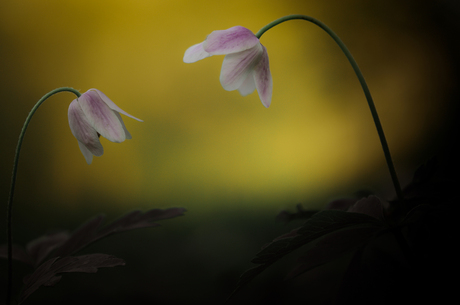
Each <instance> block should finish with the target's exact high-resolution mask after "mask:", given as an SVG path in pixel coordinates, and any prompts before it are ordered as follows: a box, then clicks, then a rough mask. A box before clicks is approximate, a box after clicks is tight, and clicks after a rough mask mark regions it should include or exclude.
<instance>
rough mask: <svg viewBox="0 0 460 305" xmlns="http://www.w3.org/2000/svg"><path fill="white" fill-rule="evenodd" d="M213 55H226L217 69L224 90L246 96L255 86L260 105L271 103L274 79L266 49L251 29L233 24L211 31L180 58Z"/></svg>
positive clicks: (191, 59) (194, 60)
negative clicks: (202, 40) (220, 66)
mask: <svg viewBox="0 0 460 305" xmlns="http://www.w3.org/2000/svg"><path fill="white" fill-rule="evenodd" d="M212 55H225V58H224V62H223V63H222V70H221V72H220V83H221V84H222V87H224V89H225V90H228V91H233V90H238V91H239V92H240V93H241V95H243V96H246V95H248V94H250V93H252V92H254V90H255V89H257V92H258V93H259V97H260V100H261V101H262V104H263V105H264V106H265V107H268V106H270V103H271V99H272V89H273V81H272V76H271V73H270V66H269V63H268V54H267V49H266V48H265V47H264V46H263V45H262V44H261V43H260V41H259V39H258V38H257V37H256V36H255V35H254V34H253V33H252V32H251V31H250V30H248V29H246V28H244V27H242V26H235V27H232V28H229V29H227V30H222V31H214V32H212V33H211V34H209V35H208V37H207V38H206V40H205V41H204V42H202V43H199V44H196V45H194V46H191V47H190V48H188V49H187V50H186V51H185V54H184V59H183V60H184V62H185V63H192V62H196V61H198V60H201V59H203V58H206V57H209V56H212Z"/></svg>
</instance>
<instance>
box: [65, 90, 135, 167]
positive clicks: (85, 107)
mask: <svg viewBox="0 0 460 305" xmlns="http://www.w3.org/2000/svg"><path fill="white" fill-rule="evenodd" d="M120 113H122V114H124V115H126V116H128V117H130V118H133V119H135V120H138V121H140V122H142V120H140V119H138V118H136V117H134V116H132V115H130V114H128V113H127V112H125V111H123V110H122V109H120V107H118V106H117V105H115V103H114V102H112V101H111V100H110V99H109V98H108V97H107V96H106V95H105V94H104V93H102V92H101V91H99V90H97V89H90V90H88V91H86V92H85V93H83V94H82V95H81V96H80V97H79V98H78V99H75V100H73V101H72V103H70V106H69V112H68V115H69V125H70V130H71V131H72V134H73V135H74V136H75V138H77V140H78V146H79V147H80V150H81V152H82V153H83V156H84V157H85V159H86V162H87V163H88V164H91V162H92V160H93V155H94V156H97V157H99V156H102V154H103V153H104V148H103V147H102V144H101V142H100V141H99V137H100V136H103V137H104V138H106V139H107V140H109V141H111V142H115V143H121V142H123V141H124V140H126V139H131V138H132V137H131V134H130V133H129V132H128V130H127V129H126V127H125V124H124V123H123V120H122V118H121V115H120Z"/></svg>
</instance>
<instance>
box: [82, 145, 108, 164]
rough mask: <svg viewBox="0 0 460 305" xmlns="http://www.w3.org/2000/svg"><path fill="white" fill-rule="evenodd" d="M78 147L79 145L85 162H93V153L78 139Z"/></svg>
mask: <svg viewBox="0 0 460 305" xmlns="http://www.w3.org/2000/svg"><path fill="white" fill-rule="evenodd" d="M101 146H102V145H101ZM78 147H80V151H81V153H82V154H83V157H85V160H86V163H88V164H91V163H92V162H93V154H92V153H91V152H90V151H89V149H88V148H86V146H85V144H83V143H82V142H80V141H78Z"/></svg>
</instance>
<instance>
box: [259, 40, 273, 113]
mask: <svg viewBox="0 0 460 305" xmlns="http://www.w3.org/2000/svg"><path fill="white" fill-rule="evenodd" d="M262 49H263V53H262V57H261V59H260V61H259V62H258V63H257V64H256V66H255V67H254V79H255V83H256V88H257V92H258V93H259V97H260V100H261V101H262V104H263V105H264V106H265V107H267V108H268V107H269V106H270V103H271V101H272V91H273V80H272V74H271V73H270V65H269V62H268V53H267V49H266V48H265V47H264V46H262Z"/></svg>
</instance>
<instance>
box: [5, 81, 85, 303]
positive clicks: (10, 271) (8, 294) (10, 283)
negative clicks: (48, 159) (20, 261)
mask: <svg viewBox="0 0 460 305" xmlns="http://www.w3.org/2000/svg"><path fill="white" fill-rule="evenodd" d="M64 91H67V92H71V93H74V94H75V95H76V96H77V98H78V97H80V95H81V94H80V92H78V91H77V90H75V89H73V88H68V87H62V88H57V89H54V90H52V91H50V92H48V93H47V94H45V95H44V96H43V97H42V98H41V99H40V100H39V101H38V102H37V103H36V104H35V106H34V107H33V108H32V110H31V111H30V113H29V115H28V116H27V118H26V121H25V122H24V126H23V127H22V130H21V133H20V135H19V140H18V144H17V146H16V153H15V155H14V163H13V173H12V175H11V187H10V194H9V198H8V206H7V220H6V222H7V245H8V246H7V247H8V282H7V290H6V304H11V294H12V290H13V261H12V260H13V233H12V211H13V196H14V187H15V185H16V174H17V170H18V163H19V153H20V152H21V146H22V141H23V140H24V135H25V133H26V130H27V126H29V123H30V120H31V119H32V116H33V115H34V113H35V111H37V109H38V107H40V105H41V104H43V102H44V101H46V100H47V99H48V98H49V97H50V96H52V95H54V94H56V93H59V92H64Z"/></svg>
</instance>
